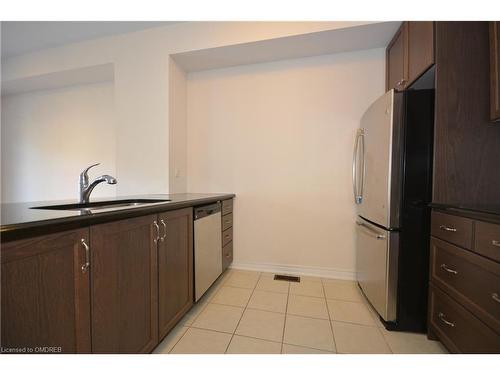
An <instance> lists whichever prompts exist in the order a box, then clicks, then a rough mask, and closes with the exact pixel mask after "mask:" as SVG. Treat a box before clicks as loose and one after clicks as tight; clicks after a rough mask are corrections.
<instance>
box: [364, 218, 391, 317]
mask: <svg viewBox="0 0 500 375" xmlns="http://www.w3.org/2000/svg"><path fill="white" fill-rule="evenodd" d="M356 224H357V225H356V263H357V264H356V277H357V281H358V283H359V286H360V287H361V289H362V291H363V293H364V294H365V296H366V298H368V300H369V301H370V303H371V304H372V306H373V307H374V308H375V310H377V312H378V313H379V315H380V316H381V317H382V318H383V319H384V320H385V321H394V320H395V319H396V302H397V301H396V299H397V272H398V253H399V248H398V243H399V241H398V240H399V238H398V237H399V233H398V232H395V231H387V230H384V229H381V228H379V227H377V226H375V225H373V224H371V223H370V222H368V221H366V220H364V219H363V218H361V217H358V219H357V221H356Z"/></svg>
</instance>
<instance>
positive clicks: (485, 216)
mask: <svg viewBox="0 0 500 375" xmlns="http://www.w3.org/2000/svg"><path fill="white" fill-rule="evenodd" d="M429 206H430V207H432V208H433V209H436V210H439V211H442V212H445V213H449V214H450V215H456V216H463V217H467V218H470V219H475V220H481V221H487V222H490V223H496V224H500V205H491V204H489V205H488V204H482V205H478V204H475V205H467V204H442V203H431V204H430V205H429Z"/></svg>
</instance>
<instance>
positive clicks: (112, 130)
mask: <svg viewBox="0 0 500 375" xmlns="http://www.w3.org/2000/svg"><path fill="white" fill-rule="evenodd" d="M113 101H114V95H113V84H112V83H111V82H107V83H99V84H92V85H80V86H71V87H67V88H63V89H57V90H50V91H36V92H32V93H25V94H19V95H9V96H4V97H2V117H1V119H2V133H1V135H2V137H1V138H2V149H1V160H2V201H3V202H16V201H36V200H57V199H77V198H78V176H79V173H80V172H81V171H82V169H83V168H85V167H86V166H88V165H90V164H93V163H96V162H101V165H100V166H98V167H95V168H93V169H92V170H91V172H90V173H89V174H90V176H91V177H95V176H98V175H101V174H110V175H116V165H115V160H116V127H115V118H114V103H113ZM114 195H116V187H115V186H111V185H107V184H101V185H99V186H98V187H96V188H95V190H94V192H93V193H92V196H94V197H99V196H100V197H109V196H114Z"/></svg>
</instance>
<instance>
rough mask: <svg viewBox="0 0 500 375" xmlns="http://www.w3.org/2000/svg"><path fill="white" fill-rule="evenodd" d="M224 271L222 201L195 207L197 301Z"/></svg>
mask: <svg viewBox="0 0 500 375" xmlns="http://www.w3.org/2000/svg"><path fill="white" fill-rule="evenodd" d="M221 273H222V232H221V204H220V202H217V203H214V204H210V205H207V206H200V207H196V208H195V209H194V291H195V293H194V295H195V301H198V300H199V299H200V298H201V296H203V294H204V293H205V292H206V291H207V289H208V288H210V286H211V285H212V284H213V282H214V281H215V280H216V279H217V278H218V277H219V276H220V274H221Z"/></svg>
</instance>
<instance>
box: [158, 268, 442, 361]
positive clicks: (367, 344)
mask: <svg viewBox="0 0 500 375" xmlns="http://www.w3.org/2000/svg"><path fill="white" fill-rule="evenodd" d="M273 276H274V275H273V274H269V273H260V272H251V271H240V270H228V271H227V272H226V273H224V274H223V275H222V276H221V277H220V278H219V280H217V282H216V283H215V284H214V285H213V286H212V287H211V288H210V289H209V290H208V291H207V293H206V294H205V296H204V297H203V298H202V299H201V300H200V301H199V302H198V303H197V304H196V305H195V306H194V307H193V308H192V309H191V310H190V311H189V312H188V313H187V314H186V316H185V317H184V318H183V319H182V320H181V321H180V322H179V323H178V324H177V326H176V327H175V328H174V329H173V330H172V331H171V332H170V333H169V334H168V335H167V337H165V339H164V340H163V341H162V342H161V343H160V345H159V346H158V347H157V348H156V350H155V351H154V353H172V354H184V353H194V354H210V353H212V354H223V353H228V354H245V353H247V354H251V353H253V354H280V353H282V354H333V353H379V354H382V353H383V354H385V353H405V354H412V353H414V354H424V353H429V354H430V353H439V354H440V353H447V351H446V349H445V348H444V347H443V346H442V345H441V344H440V343H439V342H436V341H430V340H427V338H426V336H425V335H421V334H414V333H402V332H389V331H387V330H385V329H384V328H383V326H382V324H381V323H380V321H379V320H378V317H377V316H376V313H375V312H374V311H373V309H372V307H371V306H370V305H369V304H368V303H367V301H366V300H365V298H364V296H363V295H362V294H361V293H360V291H359V289H358V287H357V285H356V284H355V283H354V282H351V281H343V280H332V279H320V278H314V277H303V278H301V282H300V283H290V282H286V281H276V280H273Z"/></svg>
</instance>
